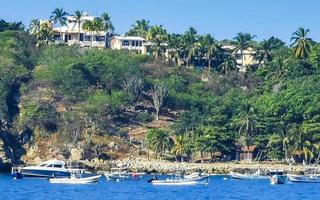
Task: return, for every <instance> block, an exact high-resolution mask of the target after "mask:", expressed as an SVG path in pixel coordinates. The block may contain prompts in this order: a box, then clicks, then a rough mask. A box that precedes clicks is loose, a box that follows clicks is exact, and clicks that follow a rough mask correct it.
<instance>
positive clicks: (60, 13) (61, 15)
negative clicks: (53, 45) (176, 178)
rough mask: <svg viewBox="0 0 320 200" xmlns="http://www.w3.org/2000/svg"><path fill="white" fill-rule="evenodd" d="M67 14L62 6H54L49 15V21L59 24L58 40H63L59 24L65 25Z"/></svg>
mask: <svg viewBox="0 0 320 200" xmlns="http://www.w3.org/2000/svg"><path fill="white" fill-rule="evenodd" d="M67 15H68V13H67V12H65V11H64V10H63V8H56V9H55V10H54V11H53V12H52V13H51V16H50V21H52V22H53V23H54V24H57V23H59V24H60V40H63V38H62V33H61V26H65V25H67Z"/></svg>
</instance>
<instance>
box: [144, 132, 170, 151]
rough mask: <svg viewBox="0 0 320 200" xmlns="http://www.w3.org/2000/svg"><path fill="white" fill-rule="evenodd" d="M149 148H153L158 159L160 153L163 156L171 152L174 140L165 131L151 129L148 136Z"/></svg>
mask: <svg viewBox="0 0 320 200" xmlns="http://www.w3.org/2000/svg"><path fill="white" fill-rule="evenodd" d="M146 139H147V144H148V147H151V148H152V149H153V150H154V151H155V153H156V157H157V155H158V153H160V155H162V154H163V153H165V152H166V151H169V150H171V148H172V146H173V140H172V138H171V137H170V136H169V134H168V133H167V132H166V131H164V130H163V129H151V130H149V131H148V133H147V135H146Z"/></svg>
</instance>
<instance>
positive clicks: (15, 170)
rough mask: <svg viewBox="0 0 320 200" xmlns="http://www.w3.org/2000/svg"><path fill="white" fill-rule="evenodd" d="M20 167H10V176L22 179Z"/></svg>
mask: <svg viewBox="0 0 320 200" xmlns="http://www.w3.org/2000/svg"><path fill="white" fill-rule="evenodd" d="M21 170H22V167H15V166H14V167H12V169H11V176H12V178H13V179H22V178H23V174H22V173H21Z"/></svg>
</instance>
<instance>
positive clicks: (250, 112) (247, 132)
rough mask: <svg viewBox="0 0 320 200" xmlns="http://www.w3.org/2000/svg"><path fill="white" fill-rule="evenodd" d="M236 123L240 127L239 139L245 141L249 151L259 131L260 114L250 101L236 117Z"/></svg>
mask: <svg viewBox="0 0 320 200" xmlns="http://www.w3.org/2000/svg"><path fill="white" fill-rule="evenodd" d="M235 125H236V127H238V128H239V130H238V133H239V141H243V143H244V145H246V146H247V147H248V148H247V149H248V153H249V146H250V145H251V143H252V137H253V136H254V134H255V133H256V131H257V126H258V116H257V114H256V112H255V110H254V108H253V107H252V106H251V105H250V104H249V103H248V102H246V103H245V104H244V105H243V108H242V111H241V112H240V113H239V115H238V117H237V118H236V119H235Z"/></svg>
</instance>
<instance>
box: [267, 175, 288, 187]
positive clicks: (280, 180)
mask: <svg viewBox="0 0 320 200" xmlns="http://www.w3.org/2000/svg"><path fill="white" fill-rule="evenodd" d="M270 182H271V184H272V185H278V184H284V183H285V182H286V180H285V177H284V176H283V175H273V176H271V177H270Z"/></svg>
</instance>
